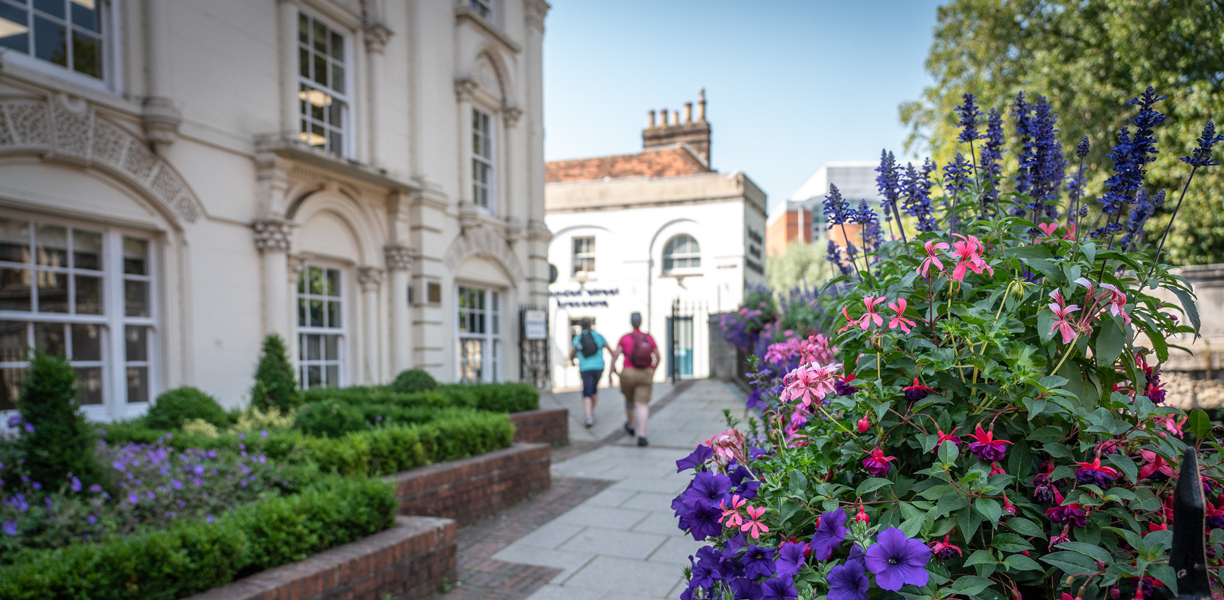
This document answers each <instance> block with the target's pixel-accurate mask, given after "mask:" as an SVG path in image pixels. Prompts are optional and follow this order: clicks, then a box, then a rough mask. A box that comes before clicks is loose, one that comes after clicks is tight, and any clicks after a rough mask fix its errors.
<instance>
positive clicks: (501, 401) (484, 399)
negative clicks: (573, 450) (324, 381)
mask: <svg viewBox="0 0 1224 600" xmlns="http://www.w3.org/2000/svg"><path fill="white" fill-rule="evenodd" d="M305 398H306V402H307V403H318V402H326V401H333V402H345V403H348V404H354V405H362V404H394V405H396V406H400V407H404V408H417V407H430V408H448V407H450V408H475V409H479V410H487V411H491V412H505V413H511V412H522V411H527V410H535V409H537V408H539V407H540V393H539V392H538V391H536V389H535V388H534V387H532V386H531V385H530V384H527V383H478V384H467V383H450V384H445V385H439V386H438V387H437V388H435V389H433V390H430V391H428V392H416V393H412V394H401V393H398V392H395V391H393V390H392V389H391V388H388V387H382V386H373V387H348V388H316V389H313V390H308V391H306V392H305Z"/></svg>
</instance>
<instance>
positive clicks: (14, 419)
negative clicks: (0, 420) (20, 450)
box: [8, 415, 21, 429]
mask: <svg viewBox="0 0 1224 600" xmlns="http://www.w3.org/2000/svg"><path fill="white" fill-rule="evenodd" d="M18 425H21V415H13V416H11V417H9V418H8V426H9V429H13V428H14V427H17V426H18Z"/></svg>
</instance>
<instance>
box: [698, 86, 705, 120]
mask: <svg viewBox="0 0 1224 600" xmlns="http://www.w3.org/2000/svg"><path fill="white" fill-rule="evenodd" d="M697 120H698V121H701V122H702V123H704V122H705V120H706V99H705V88H701V92H699V93H698V94H697Z"/></svg>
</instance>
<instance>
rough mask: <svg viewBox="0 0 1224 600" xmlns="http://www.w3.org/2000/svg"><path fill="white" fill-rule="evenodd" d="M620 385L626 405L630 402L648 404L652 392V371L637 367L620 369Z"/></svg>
mask: <svg viewBox="0 0 1224 600" xmlns="http://www.w3.org/2000/svg"><path fill="white" fill-rule="evenodd" d="M620 385H621V393H623V394H624V395H625V403H626V404H628V403H630V402H635V403H637V404H650V394H651V392H652V391H654V369H639V368H637V367H630V368H627V369H622V370H621V375H620Z"/></svg>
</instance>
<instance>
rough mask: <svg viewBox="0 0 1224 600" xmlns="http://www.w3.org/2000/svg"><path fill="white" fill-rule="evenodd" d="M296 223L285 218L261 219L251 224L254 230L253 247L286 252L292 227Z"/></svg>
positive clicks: (291, 234) (290, 240)
mask: <svg viewBox="0 0 1224 600" xmlns="http://www.w3.org/2000/svg"><path fill="white" fill-rule="evenodd" d="M295 227H297V224H296V223H294V222H292V221H286V220H285V219H262V220H259V221H255V222H254V223H252V224H251V229H254V230H255V248H257V249H259V250H261V251H264V250H270V251H273V252H288V251H289V247H290V245H291V244H292V239H293V229H294V228H295Z"/></svg>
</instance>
